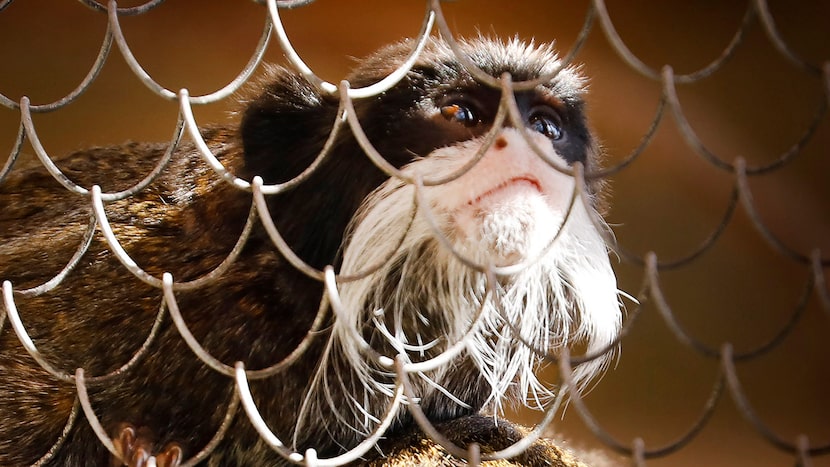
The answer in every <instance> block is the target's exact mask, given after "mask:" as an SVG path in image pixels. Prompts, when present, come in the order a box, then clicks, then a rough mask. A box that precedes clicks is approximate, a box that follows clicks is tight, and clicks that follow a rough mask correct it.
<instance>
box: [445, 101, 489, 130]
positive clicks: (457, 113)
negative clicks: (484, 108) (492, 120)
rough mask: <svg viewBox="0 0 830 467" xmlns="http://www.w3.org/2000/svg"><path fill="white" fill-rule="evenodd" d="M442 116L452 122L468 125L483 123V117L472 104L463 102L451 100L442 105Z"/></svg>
mask: <svg viewBox="0 0 830 467" xmlns="http://www.w3.org/2000/svg"><path fill="white" fill-rule="evenodd" d="M440 111H441V116H443V117H444V118H446V119H447V120H449V121H451V122H456V123H460V124H462V125H464V126H467V127H472V126H476V125H478V124H479V123H481V118H480V117H479V116H478V114H477V112H476V111H474V110H473V109H472V106H471V105H469V104H465V103H463V102H451V103H448V104H445V105H442V106H441V109H440Z"/></svg>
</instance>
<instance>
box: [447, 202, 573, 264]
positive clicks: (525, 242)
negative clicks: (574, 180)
mask: <svg viewBox="0 0 830 467" xmlns="http://www.w3.org/2000/svg"><path fill="white" fill-rule="evenodd" d="M560 220H561V216H558V215H556V213H555V212H554V211H553V209H552V208H551V207H550V206H549V205H548V203H547V201H546V197H545V196H544V195H542V194H541V193H540V192H539V191H538V190H537V189H535V188H533V187H528V186H524V185H517V186H512V187H509V188H505V189H502V190H499V191H498V192H496V193H493V194H490V195H488V196H487V197H485V198H483V199H477V200H475V202H471V203H468V204H467V205H465V206H463V207H462V208H460V209H459V210H458V211H457V212H456V215H455V222H456V226H457V228H458V233H459V235H458V236H457V237H456V238H457V241H458V242H459V243H460V245H459V246H460V247H461V248H462V249H463V250H465V251H467V252H468V253H471V254H472V255H473V256H475V257H476V258H479V259H480V260H482V261H485V262H492V263H493V264H494V265H495V266H508V265H511V264H516V263H519V262H521V261H525V260H528V259H533V258H534V257H535V256H537V255H539V254H540V253H541V252H542V251H543V250H544V248H545V247H546V246H547V245H548V243H550V241H551V240H552V238H553V236H554V235H555V234H556V232H557V231H558V229H559V223H560V222H559V221H560Z"/></svg>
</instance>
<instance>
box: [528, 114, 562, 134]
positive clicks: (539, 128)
mask: <svg viewBox="0 0 830 467" xmlns="http://www.w3.org/2000/svg"><path fill="white" fill-rule="evenodd" d="M528 123H529V124H530V128H531V129H532V130H533V131H536V132H538V133H541V134H543V135H545V136H547V137H548V138H550V139H552V140H554V141H557V140H560V139H562V137H563V136H564V131H563V130H562V121H561V120H560V118H559V116H558V115H557V114H556V113H555V112H554V111H553V110H551V109H535V110H534V111H533V112H532V113H531V114H530V118H528Z"/></svg>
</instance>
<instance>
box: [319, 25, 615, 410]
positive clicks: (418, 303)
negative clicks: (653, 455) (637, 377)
mask: <svg viewBox="0 0 830 467" xmlns="http://www.w3.org/2000/svg"><path fill="white" fill-rule="evenodd" d="M466 50H467V52H468V53H469V54H470V56H471V58H472V59H473V60H474V61H475V62H476V63H477V65H478V66H480V67H481V68H482V69H484V70H485V71H486V72H488V73H489V74H491V75H492V76H500V75H501V73H503V72H505V71H507V72H510V73H511V74H512V75H513V76H514V80H516V81H519V80H523V79H534V78H537V77H539V76H541V75H544V74H546V73H549V72H551V71H553V70H555V69H557V67H558V65H559V62H558V61H557V60H556V58H555V55H553V54H552V52H551V51H550V49H548V48H545V47H533V46H525V45H522V44H519V43H514V42H510V43H508V44H502V43H492V42H487V41H481V42H475V43H469V44H467V49H466ZM370 66H375V67H378V66H379V65H378V64H377V63H374V64H370ZM582 88H583V80H582V79H581V78H580V77H579V76H578V75H577V74H576V73H575V71H574V70H572V69H568V68H566V69H564V70H562V71H561V72H560V73H559V74H558V75H557V76H556V77H555V78H553V79H552V80H551V81H550V82H548V83H547V84H544V85H541V86H539V87H537V88H536V89H534V90H530V91H522V92H517V93H516V94H515V99H516V104H517V106H518V111H519V112H518V113H519V118H518V119H517V120H518V122H517V123H520V124H521V125H518V124H517V125H516V127H514V126H513V125H504V124H501V125H500V124H499V121H498V119H497V118H496V115H497V113H498V111H499V105H500V101H501V95H500V91H498V90H495V89H492V88H489V87H487V86H485V85H483V84H479V83H477V82H476V81H475V80H473V79H472V78H470V76H469V75H468V74H466V73H465V71H464V70H463V68H462V67H461V65H459V64H458V63H457V61H455V60H454V58H453V55H452V53H451V52H450V51H448V49H447V47H446V46H442V45H441V44H440V43H438V44H435V45H433V47H432V48H430V49H428V51H427V52H426V53H425V54H424V57H423V58H422V59H421V62H419V64H418V65H417V66H416V67H414V68H413V70H412V72H410V75H409V77H408V78H407V80H405V81H404V82H403V83H402V84H400V85H399V86H397V87H396V88H393V89H392V90H390V91H389V92H387V93H385V94H384V95H382V96H379V97H378V98H377V99H376V100H375V101H374V102H373V104H375V107H372V106H371V105H366V106H365V107H363V111H362V112H360V111H359V112H360V113H361V115H360V117H361V122H362V123H364V124H365V125H366V127H367V133H370V131H369V130H371V134H373V135H375V139H374V140H373V143H374V144H375V146H376V147H377V148H378V149H379V150H380V152H381V154H384V155H386V156H387V157H388V158H389V160H390V161H392V162H393V163H395V164H396V165H398V166H399V167H400V169H401V171H402V173H403V174H404V175H405V176H406V177H409V178H411V179H418V178H421V179H424V180H427V179H429V180H437V179H441V178H447V177H449V178H451V180H449V181H447V182H446V183H440V184H434V183H430V184H427V185H429V186H423V187H417V188H416V186H415V185H414V184H412V183H410V182H407V181H404V180H401V179H398V178H395V177H393V178H390V179H389V180H387V181H386V182H384V183H383V184H381V185H380V187H379V188H377V189H376V190H375V191H374V192H373V193H372V194H370V195H369V196H368V197H367V198H366V199H365V200H364V201H363V203H362V204H361V206H360V209H359V210H358V213H357V214H356V216H355V217H354V219H353V222H352V226H351V229H350V232H349V236H348V238H347V239H346V240H345V245H346V247H345V251H344V257H343V266H342V272H343V273H344V274H356V273H358V272H360V271H364V270H366V268H367V267H368V266H370V265H376V264H382V265H383V266H382V267H380V268H379V269H378V270H377V271H376V272H375V273H374V274H371V275H370V276H369V277H367V278H365V279H363V280H358V281H355V282H350V283H344V284H342V289H341V293H342V299H343V304H344V309H345V310H346V311H347V313H348V316H347V317H345V319H341V318H344V317H342V316H341V317H339V318H338V321H337V322H336V323H335V327H334V333H335V334H334V335H335V339H336V340H337V339H340V340H341V341H340V342H339V352H342V354H343V355H345V357H346V359H347V360H348V361H349V363H350V365H351V366H352V367H353V368H355V369H356V373H357V374H358V375H359V377H361V378H363V380H362V382H363V385H364V387H366V388H369V389H368V390H369V391H387V392H388V391H389V385H390V384H391V383H390V381H388V380H384V379H383V378H376V377H375V376H374V375H375V374H377V370H378V369H377V368H374V367H373V366H372V364H371V363H367V362H366V360H365V359H364V358H363V356H362V355H361V353H360V352H359V351H358V350H357V346H354V342H350V341H349V339H350V338H349V337H348V336H349V334H348V331H346V329H347V328H351V329H361V330H363V332H364V335H365V336H367V337H368V340H369V341H370V342H372V345H375V344H376V345H375V347H376V350H378V351H380V352H382V353H386V354H387V355H388V356H389V357H391V358H394V357H395V356H396V355H404V356H406V358H408V359H411V360H412V361H424V360H425V359H428V358H430V357H431V356H435V355H436V354H438V353H440V352H442V351H444V350H445V349H447V348H449V347H450V346H452V345H453V344H455V343H456V342H459V341H462V340H463V341H464V342H465V344H466V357H465V358H468V359H469V360H471V361H472V362H474V364H475V366H476V367H477V372H478V374H477V375H470V374H458V375H455V376H454V375H453V374H452V373H451V372H450V373H447V372H445V368H436V369H435V371H434V372H432V373H428V374H422V375H421V376H422V377H424V378H427V377H428V378H432V381H431V382H429V383H428V384H426V385H424V388H423V391H424V392H425V393H433V394H436V390H435V389H434V388H435V387H436V386H437V387H441V388H442V389H441V390H440V392H441V393H442V394H443V396H437V395H433V396H432V397H437V398H441V397H445V396H446V395H447V394H451V397H449V399H451V400H453V401H455V402H454V403H455V404H458V405H463V404H464V403H468V404H470V405H472V406H475V405H476V404H477V403H481V402H482V401H481V400H478V399H475V397H478V395H480V394H477V395H475V396H470V395H469V394H466V391H469V389H468V388H469V386H470V384H472V383H470V381H475V380H476V378H475V377H476V376H477V377H478V380H479V381H485V382H486V386H487V387H488V391H489V393H488V394H486V397H485V399H487V401H489V402H492V403H495V404H498V403H499V399H500V398H501V397H502V396H504V395H505V394H507V393H508V392H509V388H513V389H519V390H520V392H521V397H522V398H524V400H527V398H528V397H533V396H529V394H534V395H535V396H539V395H542V396H543V397H544V396H545V395H546V394H547V395H549V394H550V392H549V389H548V388H545V387H544V386H543V385H541V384H540V383H539V381H538V380H537V379H536V377H535V376H534V374H533V369H534V368H535V366H536V363H537V362H538V361H539V360H540V358H541V357H540V355H539V354H538V353H537V352H538V351H542V352H547V351H555V349H557V348H559V347H562V346H570V345H573V344H581V345H584V346H585V347H587V348H588V349H590V350H599V349H601V348H603V347H604V346H607V345H609V344H610V343H611V342H612V341H613V340H614V338H615V337H616V335H617V332H618V330H619V327H620V321H621V314H620V304H619V301H618V291H617V287H616V279H615V277H614V274H613V271H612V270H611V267H610V262H609V259H608V255H607V250H606V246H605V243H604V241H603V239H602V236H601V234H600V232H599V231H598V229H597V227H596V226H597V225H599V226H604V224H603V223H602V220H601V218H600V217H599V215H598V214H597V212H596V209H595V195H596V190H597V188H598V187H599V186H598V185H596V184H595V185H589V193H588V196H587V199H588V203H583V202H582V201H581V200H580V199H579V198H578V197H577V198H575V197H574V191H575V190H574V187H575V184H576V182H575V180H574V178H573V177H572V176H571V175H566V174H564V173H562V172H561V171H560V170H557V168H556V167H554V166H555V165H558V166H561V167H564V168H567V167H568V166H570V165H572V164H573V163H575V162H577V161H578V162H581V163H583V164H585V166H586V167H587V168H588V170H590V169H591V168H593V167H594V166H595V165H596V157H597V154H596V153H595V151H594V150H593V147H592V142H591V137H590V134H589V132H588V130H587V127H586V123H585V118H584V115H583V112H582V108H583V105H582V100H581V94H582ZM382 106H386V107H390V106H392V107H394V106H397V107H396V110H393V111H391V112H392V113H393V114H395V115H397V116H398V117H399V118H389V115H390V111H389V110H388V109H386V110H384V109H383V108H381V107H382ZM370 136H371V135H370ZM488 138H490V140H491V143H492V144H490V145H489V146H488V145H487V144H485V142H486V141H488ZM531 144H532V145H533V146H535V147H536V149H534V148H533V147H531ZM479 156H480V157H479ZM459 173H461V175H459V176H457V177H456V178H452V177H451V175H453V174H459ZM416 191H419V192H420V194H419V196H416V194H417V193H416ZM442 236H443V237H444V238H445V239H447V240H448V242H445V241H443V240H442V239H441V237H442ZM470 262H472V263H473V264H475V265H478V267H475V266H471V265H470ZM516 263H521V264H519V265H518V266H517V267H514V268H507V269H503V270H502V272H500V273H499V274H498V283H497V284H491V283H488V280H491V279H488V278H487V277H486V276H487V275H486V274H484V273H483V272H482V270H483V269H486V268H487V267H489V266H490V265H494V266H510V265H514V264H516ZM507 270H509V271H510V272H509V273H508V272H504V271H507ZM487 290H496V293H495V295H494V296H492V297H489V298H487V297H486V295H487ZM471 330H472V332H471ZM517 333H518V334H520V335H519V336H517ZM522 342H526V343H530V346H528V345H524V344H522ZM603 361H604V359H599V360H595V361H592V362H590V363H587V364H585V365H583V366H582V367H581V368H578V369H577V375H576V378H577V379H578V380H579V379H582V381H583V382H584V381H585V380H587V379H589V378H590V376H592V375H593V374H595V373H596V372H597V371H598V370H599V369H600V368H601V367H602V366H603ZM425 397H426V396H425ZM469 397H472V398H473V399H470V398H469ZM428 399H429V398H425V400H428ZM459 401H460V403H459Z"/></svg>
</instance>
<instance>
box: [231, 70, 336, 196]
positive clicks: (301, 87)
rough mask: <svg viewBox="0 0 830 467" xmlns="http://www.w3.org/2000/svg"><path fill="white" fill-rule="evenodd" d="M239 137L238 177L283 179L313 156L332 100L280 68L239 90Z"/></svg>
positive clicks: (330, 117)
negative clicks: (242, 162)
mask: <svg viewBox="0 0 830 467" xmlns="http://www.w3.org/2000/svg"><path fill="white" fill-rule="evenodd" d="M243 96H247V97H243V98H242V99H241V100H240V102H241V103H242V105H243V110H242V121H241V123H240V128H239V132H240V136H241V138H242V146H243V149H244V152H245V167H244V169H243V176H245V177H246V178H252V177H253V176H255V175H260V176H262V178H263V180H264V181H265V183H278V182H284V181H286V180H289V179H291V178H293V177H295V176H296V175H298V174H299V173H300V172H302V171H303V169H305V168H306V167H307V166H308V165H309V164H310V163H311V162H312V161H313V160H314V158H315V157H316V156H317V154H318V153H319V151H320V150H321V149H322V147H323V144H324V143H325V141H326V139H327V138H328V135H329V132H330V130H331V127H332V125H333V123H334V119H335V117H336V114H337V107H338V102H337V99H336V98H334V97H330V96H324V95H322V94H321V93H320V91H319V90H318V89H317V88H316V87H315V86H314V85H313V84H312V83H311V82H309V81H308V80H307V79H305V78H304V77H302V76H301V75H299V74H298V73H296V72H294V71H291V70H288V69H286V68H283V67H277V66H273V67H269V68H268V69H267V70H266V74H265V76H264V77H263V78H262V79H260V80H259V81H257V82H256V83H253V84H251V85H250V86H249V87H248V89H247V91H243Z"/></svg>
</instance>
